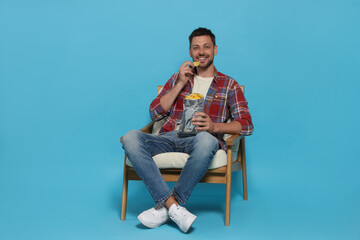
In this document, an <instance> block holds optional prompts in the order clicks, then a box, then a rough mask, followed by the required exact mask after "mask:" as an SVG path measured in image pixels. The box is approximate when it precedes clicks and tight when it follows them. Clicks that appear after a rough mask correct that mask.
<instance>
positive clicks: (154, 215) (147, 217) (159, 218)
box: [138, 204, 170, 228]
mask: <svg viewBox="0 0 360 240" xmlns="http://www.w3.org/2000/svg"><path fill="white" fill-rule="evenodd" d="M138 219H139V221H140V222H141V223H142V224H143V225H145V226H146V227H148V228H157V227H159V226H160V225H162V224H164V223H166V222H168V221H169V220H170V218H169V215H168V210H167V209H166V207H165V206H164V205H162V204H161V205H157V206H155V207H153V208H150V209H149V210H146V211H143V212H142V213H140V214H139V216H138Z"/></svg>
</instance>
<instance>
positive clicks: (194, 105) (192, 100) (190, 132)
mask: <svg viewBox="0 0 360 240" xmlns="http://www.w3.org/2000/svg"><path fill="white" fill-rule="evenodd" d="M196 112H204V97H203V95H201V94H200V93H192V94H191V95H189V96H187V97H185V99H184V109H183V114H182V118H181V122H180V129H179V133H178V136H179V137H189V136H195V135H196V134H197V133H198V131H197V130H195V126H194V125H193V124H192V118H193V117H194V115H195V113H196Z"/></svg>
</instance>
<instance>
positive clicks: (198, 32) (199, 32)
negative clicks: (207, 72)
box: [189, 27, 216, 47]
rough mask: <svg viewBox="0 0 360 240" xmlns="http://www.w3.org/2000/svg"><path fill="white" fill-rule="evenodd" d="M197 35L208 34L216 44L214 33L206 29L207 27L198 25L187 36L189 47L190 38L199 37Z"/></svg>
mask: <svg viewBox="0 0 360 240" xmlns="http://www.w3.org/2000/svg"><path fill="white" fill-rule="evenodd" d="M199 36H210V38H211V41H212V42H213V44H214V46H215V45H216V43H215V35H214V34H213V33H212V32H211V30H210V29H207V28H202V27H199V28H197V29H195V30H194V31H193V32H192V33H191V34H190V36H189V43H190V47H191V42H192V39H193V38H194V37H199Z"/></svg>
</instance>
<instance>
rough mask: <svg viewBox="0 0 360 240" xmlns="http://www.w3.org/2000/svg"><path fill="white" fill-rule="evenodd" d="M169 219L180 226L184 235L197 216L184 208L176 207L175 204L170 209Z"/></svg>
mask: <svg viewBox="0 0 360 240" xmlns="http://www.w3.org/2000/svg"><path fill="white" fill-rule="evenodd" d="M169 217H170V219H171V220H173V221H174V222H175V223H176V224H177V225H178V226H179V228H180V229H181V231H183V232H184V233H186V232H187V231H188V230H189V228H190V227H191V225H192V224H193V222H194V221H195V219H196V216H195V215H194V214H192V213H191V212H189V211H188V210H186V208H184V207H182V206H176V204H175V203H174V204H173V205H171V207H170V208H169Z"/></svg>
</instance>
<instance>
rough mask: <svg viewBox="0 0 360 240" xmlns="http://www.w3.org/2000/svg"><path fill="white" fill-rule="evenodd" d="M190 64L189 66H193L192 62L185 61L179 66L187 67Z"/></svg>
mask: <svg viewBox="0 0 360 240" xmlns="http://www.w3.org/2000/svg"><path fill="white" fill-rule="evenodd" d="M188 66H190V68H193V67H194V63H193V62H190V61H185V62H184V63H183V64H182V65H181V68H185V67H188Z"/></svg>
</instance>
